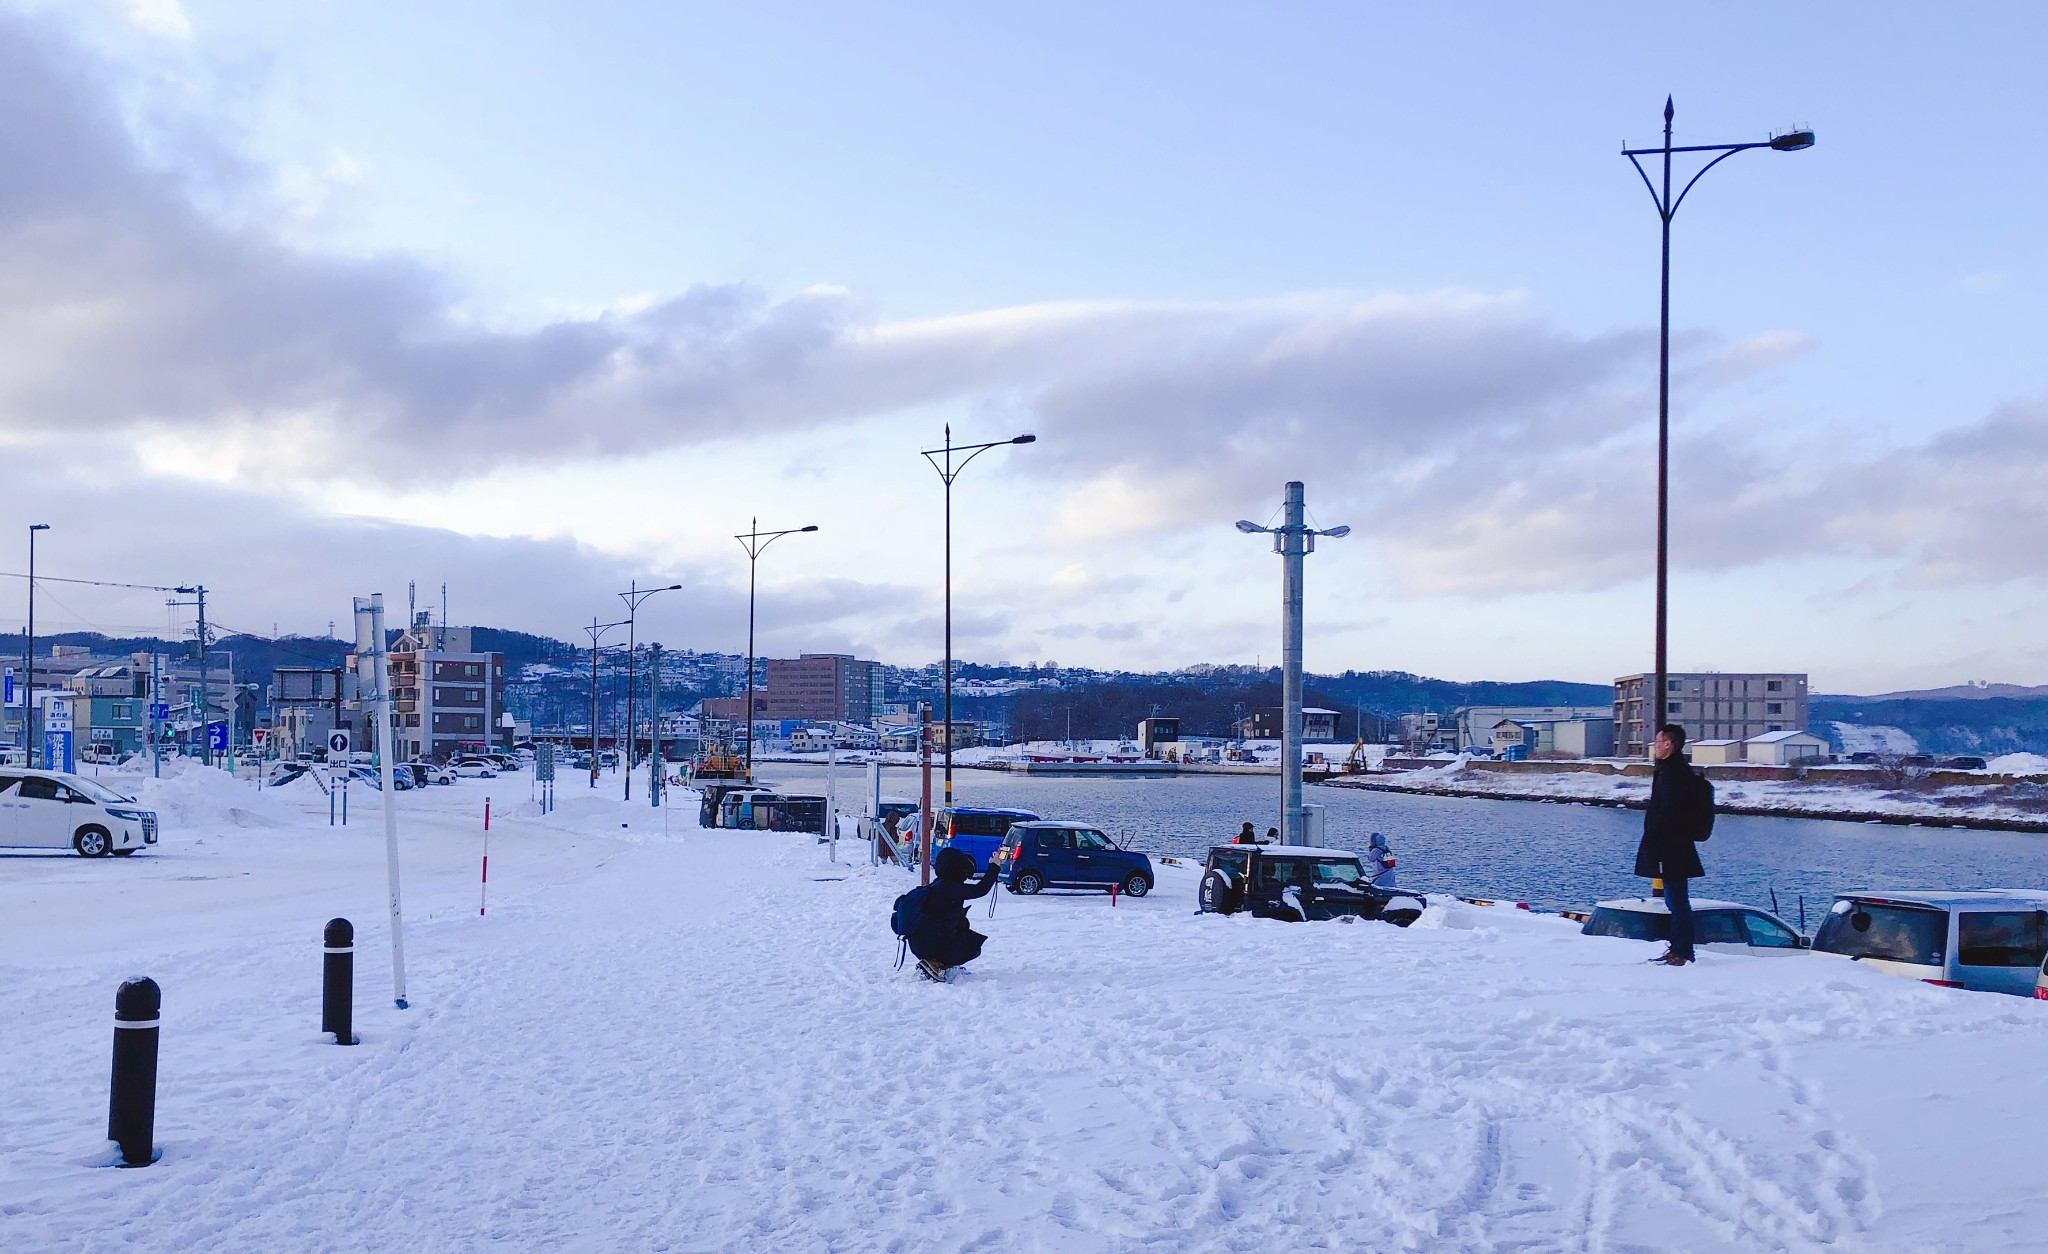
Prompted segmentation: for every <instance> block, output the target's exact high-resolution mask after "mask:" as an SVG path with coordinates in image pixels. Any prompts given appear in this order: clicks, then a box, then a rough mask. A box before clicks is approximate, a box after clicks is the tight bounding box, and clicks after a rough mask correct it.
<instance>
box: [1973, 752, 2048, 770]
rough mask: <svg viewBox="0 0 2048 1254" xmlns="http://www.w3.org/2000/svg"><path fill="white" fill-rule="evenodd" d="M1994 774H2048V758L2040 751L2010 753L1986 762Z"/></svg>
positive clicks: (1986, 767)
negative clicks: (2039, 752)
mask: <svg viewBox="0 0 2048 1254" xmlns="http://www.w3.org/2000/svg"><path fill="white" fill-rule="evenodd" d="M1984 769H1985V770H1987V771H1989V772H1990V773H1991V774H1993V775H2048V758H2044V757H2042V756H2041V755H2040V754H2038V753H2008V754H2006V755H2005V756H2004V757H1998V758H1993V759H1991V760H1990V761H1989V762H1986V763H1985V764H1984Z"/></svg>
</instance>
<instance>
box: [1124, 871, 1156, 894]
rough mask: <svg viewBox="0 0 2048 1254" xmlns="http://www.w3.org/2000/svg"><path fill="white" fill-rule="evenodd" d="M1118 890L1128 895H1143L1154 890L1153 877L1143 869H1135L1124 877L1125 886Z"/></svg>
mask: <svg viewBox="0 0 2048 1254" xmlns="http://www.w3.org/2000/svg"><path fill="white" fill-rule="evenodd" d="M1117 891H1119V892H1121V893H1122V894H1123V895H1124V896H1126V897H1143V896H1144V895H1145V894H1146V893H1149V892H1151V891H1152V877H1151V876H1149V875H1147V874H1145V873H1144V872H1143V871H1133V872H1131V873H1130V874H1129V875H1127V876H1125V877H1124V886H1123V887H1122V888H1120V889H1118V890H1117Z"/></svg>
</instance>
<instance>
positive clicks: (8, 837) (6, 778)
mask: <svg viewBox="0 0 2048 1254" xmlns="http://www.w3.org/2000/svg"><path fill="white" fill-rule="evenodd" d="M20 783H21V776H19V775H7V774H0V846H7V845H12V844H15V843H16V840H15V832H16V829H17V828H18V827H19V826H20V823H19V821H18V820H17V819H16V818H15V814H16V813H17V810H16V807H17V806H19V805H20V804H21V799H20V798H19V797H16V796H15V795H14V792H15V789H16V788H17V787H18V786H19V785H20Z"/></svg>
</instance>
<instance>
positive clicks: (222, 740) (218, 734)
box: [206, 723, 228, 749]
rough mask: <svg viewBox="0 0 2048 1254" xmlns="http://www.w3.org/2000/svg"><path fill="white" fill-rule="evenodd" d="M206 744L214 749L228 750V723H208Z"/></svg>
mask: <svg viewBox="0 0 2048 1254" xmlns="http://www.w3.org/2000/svg"><path fill="white" fill-rule="evenodd" d="M206 743H207V745H208V746H209V747H211V748H214V749H225V748H227V747H228V725H227V724H226V723H208V724H207V725H206Z"/></svg>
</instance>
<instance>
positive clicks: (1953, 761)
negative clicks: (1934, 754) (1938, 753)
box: [1934, 753, 1984, 771]
mask: <svg viewBox="0 0 2048 1254" xmlns="http://www.w3.org/2000/svg"><path fill="white" fill-rule="evenodd" d="M1934 765H1935V766H1937V767H1939V768H1941V769H1942V770H1944V771H1981V770H1983V769H1984V759H1982V758H1979V757H1973V756H1971V755H1970V754H1967V753H1966V754H1960V755H1958V756H1956V757H1952V758H1939V759H1936V761H1935V763H1934Z"/></svg>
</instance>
